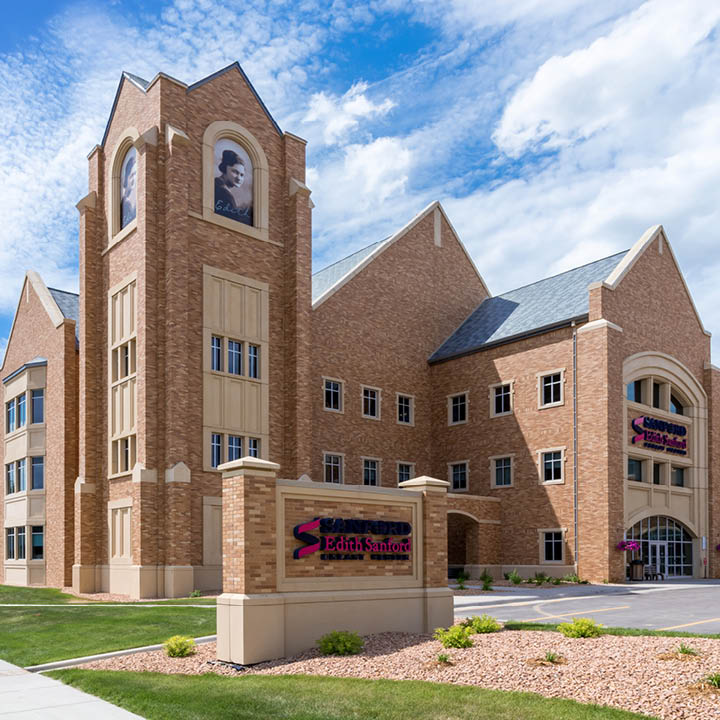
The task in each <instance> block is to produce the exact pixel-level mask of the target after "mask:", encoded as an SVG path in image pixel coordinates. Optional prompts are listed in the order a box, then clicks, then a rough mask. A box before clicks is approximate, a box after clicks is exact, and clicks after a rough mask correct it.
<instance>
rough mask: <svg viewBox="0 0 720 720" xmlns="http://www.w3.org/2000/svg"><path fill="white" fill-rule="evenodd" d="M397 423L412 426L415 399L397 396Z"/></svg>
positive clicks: (408, 396) (407, 396)
mask: <svg viewBox="0 0 720 720" xmlns="http://www.w3.org/2000/svg"><path fill="white" fill-rule="evenodd" d="M397 410H398V417H397V421H398V422H399V423H401V424H402V425H412V424H413V422H414V419H413V398H412V397H411V396H410V395H398V396H397Z"/></svg>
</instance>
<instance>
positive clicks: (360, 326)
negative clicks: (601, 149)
mask: <svg viewBox="0 0 720 720" xmlns="http://www.w3.org/2000/svg"><path fill="white" fill-rule="evenodd" d="M77 207H78V211H79V216H80V294H79V297H78V296H76V295H73V294H71V293H65V292H62V291H59V290H55V289H49V288H47V287H46V286H45V285H44V284H43V282H42V280H41V278H40V277H39V275H37V273H34V272H29V273H28V274H27V277H26V281H25V285H24V287H23V290H22V295H21V297H20V300H19V303H18V309H17V312H16V315H15V320H14V323H13V329H12V331H11V335H10V339H9V342H8V348H7V352H6V355H5V360H4V364H3V367H2V379H3V387H4V393H5V433H4V443H3V453H4V460H3V464H4V466H5V481H4V499H3V502H2V504H1V505H0V516H1V517H2V521H3V526H4V562H3V563H2V566H1V567H0V581H2V582H6V583H12V584H49V585H54V586H62V585H70V584H72V585H73V586H74V588H75V589H76V590H79V591H85V592H93V591H112V592H120V593H127V594H129V595H132V596H135V597H154V596H176V595H186V594H188V593H189V592H190V591H191V590H192V589H194V588H199V589H214V588H219V587H220V582H221V580H220V578H221V569H222V552H221V533H222V529H221V508H222V498H221V495H222V493H221V487H222V482H221V476H220V472H219V471H218V470H217V466H218V465H220V464H222V463H223V462H226V461H228V460H232V459H236V458H239V457H243V456H247V455H250V456H256V457H260V458H264V459H269V460H272V461H274V462H277V463H278V464H279V465H280V467H281V470H280V476H281V477H283V478H287V479H298V478H300V477H301V476H309V477H310V478H311V479H312V480H315V481H318V482H327V483H339V484H342V483H348V484H368V485H375V484H377V485H384V486H389V487H394V486H396V485H397V483H398V482H400V481H403V480H407V479H410V478H413V477H416V476H421V475H429V476H432V477H436V478H441V479H446V480H447V481H448V482H449V483H450V486H451V487H450V492H449V495H448V510H449V512H448V553H449V565H450V567H451V569H453V568H454V569H458V568H460V567H465V568H467V569H468V570H470V571H471V572H479V571H481V570H482V569H484V568H487V569H489V570H490V571H491V572H493V573H495V574H496V575H497V574H500V573H501V572H507V571H509V570H512V569H513V568H517V569H518V571H520V572H521V574H526V575H527V574H532V573H534V572H537V571H544V572H547V573H549V574H565V573H567V572H575V571H577V572H578V573H579V574H580V575H582V576H583V577H587V578H589V579H593V580H603V579H609V580H620V579H622V578H623V577H624V576H625V566H626V562H627V561H628V560H629V559H630V557H631V556H632V553H628V552H623V551H620V550H618V549H617V544H618V543H619V542H620V541H621V540H623V539H624V538H627V539H629V540H636V541H637V542H638V544H639V546H640V549H639V550H637V551H635V553H634V555H635V556H642V557H644V558H645V560H646V561H647V562H648V563H650V564H652V565H653V566H655V567H657V568H658V569H660V570H661V571H664V572H665V573H666V574H668V575H692V576H695V577H703V576H705V575H708V576H714V577H718V576H720V562H719V561H718V553H717V552H716V551H715V547H716V546H717V545H718V544H719V543H720V529H718V521H720V500H719V499H718V492H719V491H720V477H717V471H714V470H713V468H714V467H718V466H720V464H719V461H720V457H719V456H720V435H718V433H720V429H719V426H720V374H719V371H718V370H717V369H716V368H714V367H713V366H712V365H711V364H710V337H709V334H708V333H707V332H706V331H705V330H704V328H703V326H702V322H701V320H700V318H699V317H698V314H697V311H696V309H695V306H694V305H693V302H692V299H691V297H690V294H689V292H688V289H687V286H686V284H685V282H684V280H683V277H682V274H681V272H680V270H679V268H678V265H677V263H676V261H675V256H674V254H673V250H672V249H671V247H670V244H669V242H668V240H667V238H666V237H665V234H664V231H663V229H662V228H661V227H660V226H657V227H654V228H652V229H651V230H649V231H648V232H647V233H645V235H644V236H643V237H642V238H640V239H639V240H638V241H637V242H636V243H635V244H634V245H633V246H632V248H631V249H630V250H628V251H627V252H624V253H619V254H617V255H614V256H612V257H609V258H605V259H602V260H599V261H597V262H594V263H591V264H589V265H585V266H583V267H580V268H576V269H574V270H571V271H568V272H566V273H563V274H561V275H557V276H555V277H552V278H548V279H545V280H541V281H539V282H537V283H534V284H532V285H529V286H526V287H523V288H519V289H518V290H515V291H512V292H509V293H506V294H504V295H502V296H498V297H493V296H491V295H490V293H489V291H488V289H487V287H486V286H485V283H484V282H483V279H482V277H481V276H480V274H479V272H478V269H477V268H476V267H475V265H474V264H473V261H472V259H471V258H470V257H469V256H468V254H467V252H466V250H465V248H464V247H463V245H462V243H461V241H460V239H459V238H458V236H457V234H456V233H455V231H454V229H453V227H452V225H451V223H450V221H449V220H448V218H447V216H446V214H445V212H444V210H443V209H442V207H441V206H440V205H439V204H438V203H433V204H431V205H430V206H428V207H427V208H425V210H423V211H422V212H420V213H419V214H418V215H417V216H416V217H415V218H413V219H412V220H411V221H410V222H409V223H408V224H406V225H405V226H404V227H403V228H402V229H400V230H399V231H398V232H396V233H395V234H394V235H392V236H391V237H390V238H388V239H386V240H383V241H381V242H377V243H375V244H373V245H370V246H369V247H367V248H365V249H363V250H360V251H358V252H356V253H354V254H353V255H351V256H349V257H347V258H345V259H344V260H341V261H339V262H337V263H335V264H333V265H331V266H329V267H327V268H325V269H324V270H321V271H320V272H318V273H316V274H315V275H312V276H311V260H310V258H311V210H312V202H311V200H310V190H309V189H308V188H307V187H306V185H305V143H304V141H303V140H302V139H300V138H298V137H296V136H294V135H292V134H290V133H287V132H283V131H282V130H280V128H279V127H278V125H277V123H276V122H275V121H274V120H273V118H272V116H271V115H270V114H269V112H268V111H267V109H266V108H265V106H264V105H263V103H262V100H261V99H260V98H259V97H258V95H257V93H256V92H255V90H254V89H253V87H252V85H251V84H250V82H249V80H248V79H247V77H246V76H245V75H244V73H243V71H242V70H241V68H240V66H239V65H237V64H234V65H232V66H230V67H228V68H226V69H224V70H222V71H220V72H218V73H215V74H214V75H212V76H210V77H208V78H205V79H204V80H202V81H200V82H198V83H195V84H194V85H190V86H187V85H185V84H183V83H181V82H179V81H177V80H175V79H173V78H171V77H168V76H167V75H164V74H159V75H157V76H156V77H155V78H154V79H153V80H152V82H146V81H144V80H142V79H141V78H138V77H136V76H133V75H130V74H128V73H125V74H124V75H123V77H122V79H121V82H120V86H119V88H118V91H117V95H116V98H115V102H114V104H113V108H112V111H111V114H110V118H109V121H108V124H107V128H106V131H105V135H104V137H103V139H102V142H101V143H100V145H98V146H96V147H95V148H94V149H93V150H92V152H91V153H90V155H89V192H88V194H87V195H86V197H84V198H83V199H82V200H81V201H80V202H79V203H78V206H77ZM713 461H715V462H713Z"/></svg>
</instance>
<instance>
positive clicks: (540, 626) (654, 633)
mask: <svg viewBox="0 0 720 720" xmlns="http://www.w3.org/2000/svg"><path fill="white" fill-rule="evenodd" d="M567 622H570V621H569V620H568V621H567ZM560 624H561V623H534V622H515V621H514V620H510V621H508V622H506V623H503V626H504V628H505V630H545V631H549V632H558V629H557V628H558V625H560ZM602 632H603V635H627V636H632V637H689V638H710V639H711V640H718V639H720V634H718V633H691V632H682V631H679V630H645V629H644V628H623V627H603V629H602Z"/></svg>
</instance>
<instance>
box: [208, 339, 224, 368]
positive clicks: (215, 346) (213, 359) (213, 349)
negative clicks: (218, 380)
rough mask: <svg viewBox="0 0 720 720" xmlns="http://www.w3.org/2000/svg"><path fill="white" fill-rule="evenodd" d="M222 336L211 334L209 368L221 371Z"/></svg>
mask: <svg viewBox="0 0 720 720" xmlns="http://www.w3.org/2000/svg"><path fill="white" fill-rule="evenodd" d="M222 356H223V352H222V338H219V337H217V336H216V335H213V336H212V339H211V340H210V369H211V370H217V371H218V372H222V369H223V361H222Z"/></svg>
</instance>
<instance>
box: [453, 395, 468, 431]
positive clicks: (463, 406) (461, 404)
mask: <svg viewBox="0 0 720 720" xmlns="http://www.w3.org/2000/svg"><path fill="white" fill-rule="evenodd" d="M467 406H468V400H467V393H458V394H457V395H450V396H449V397H448V425H460V424H462V423H464V422H467V411H468V407H467Z"/></svg>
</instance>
